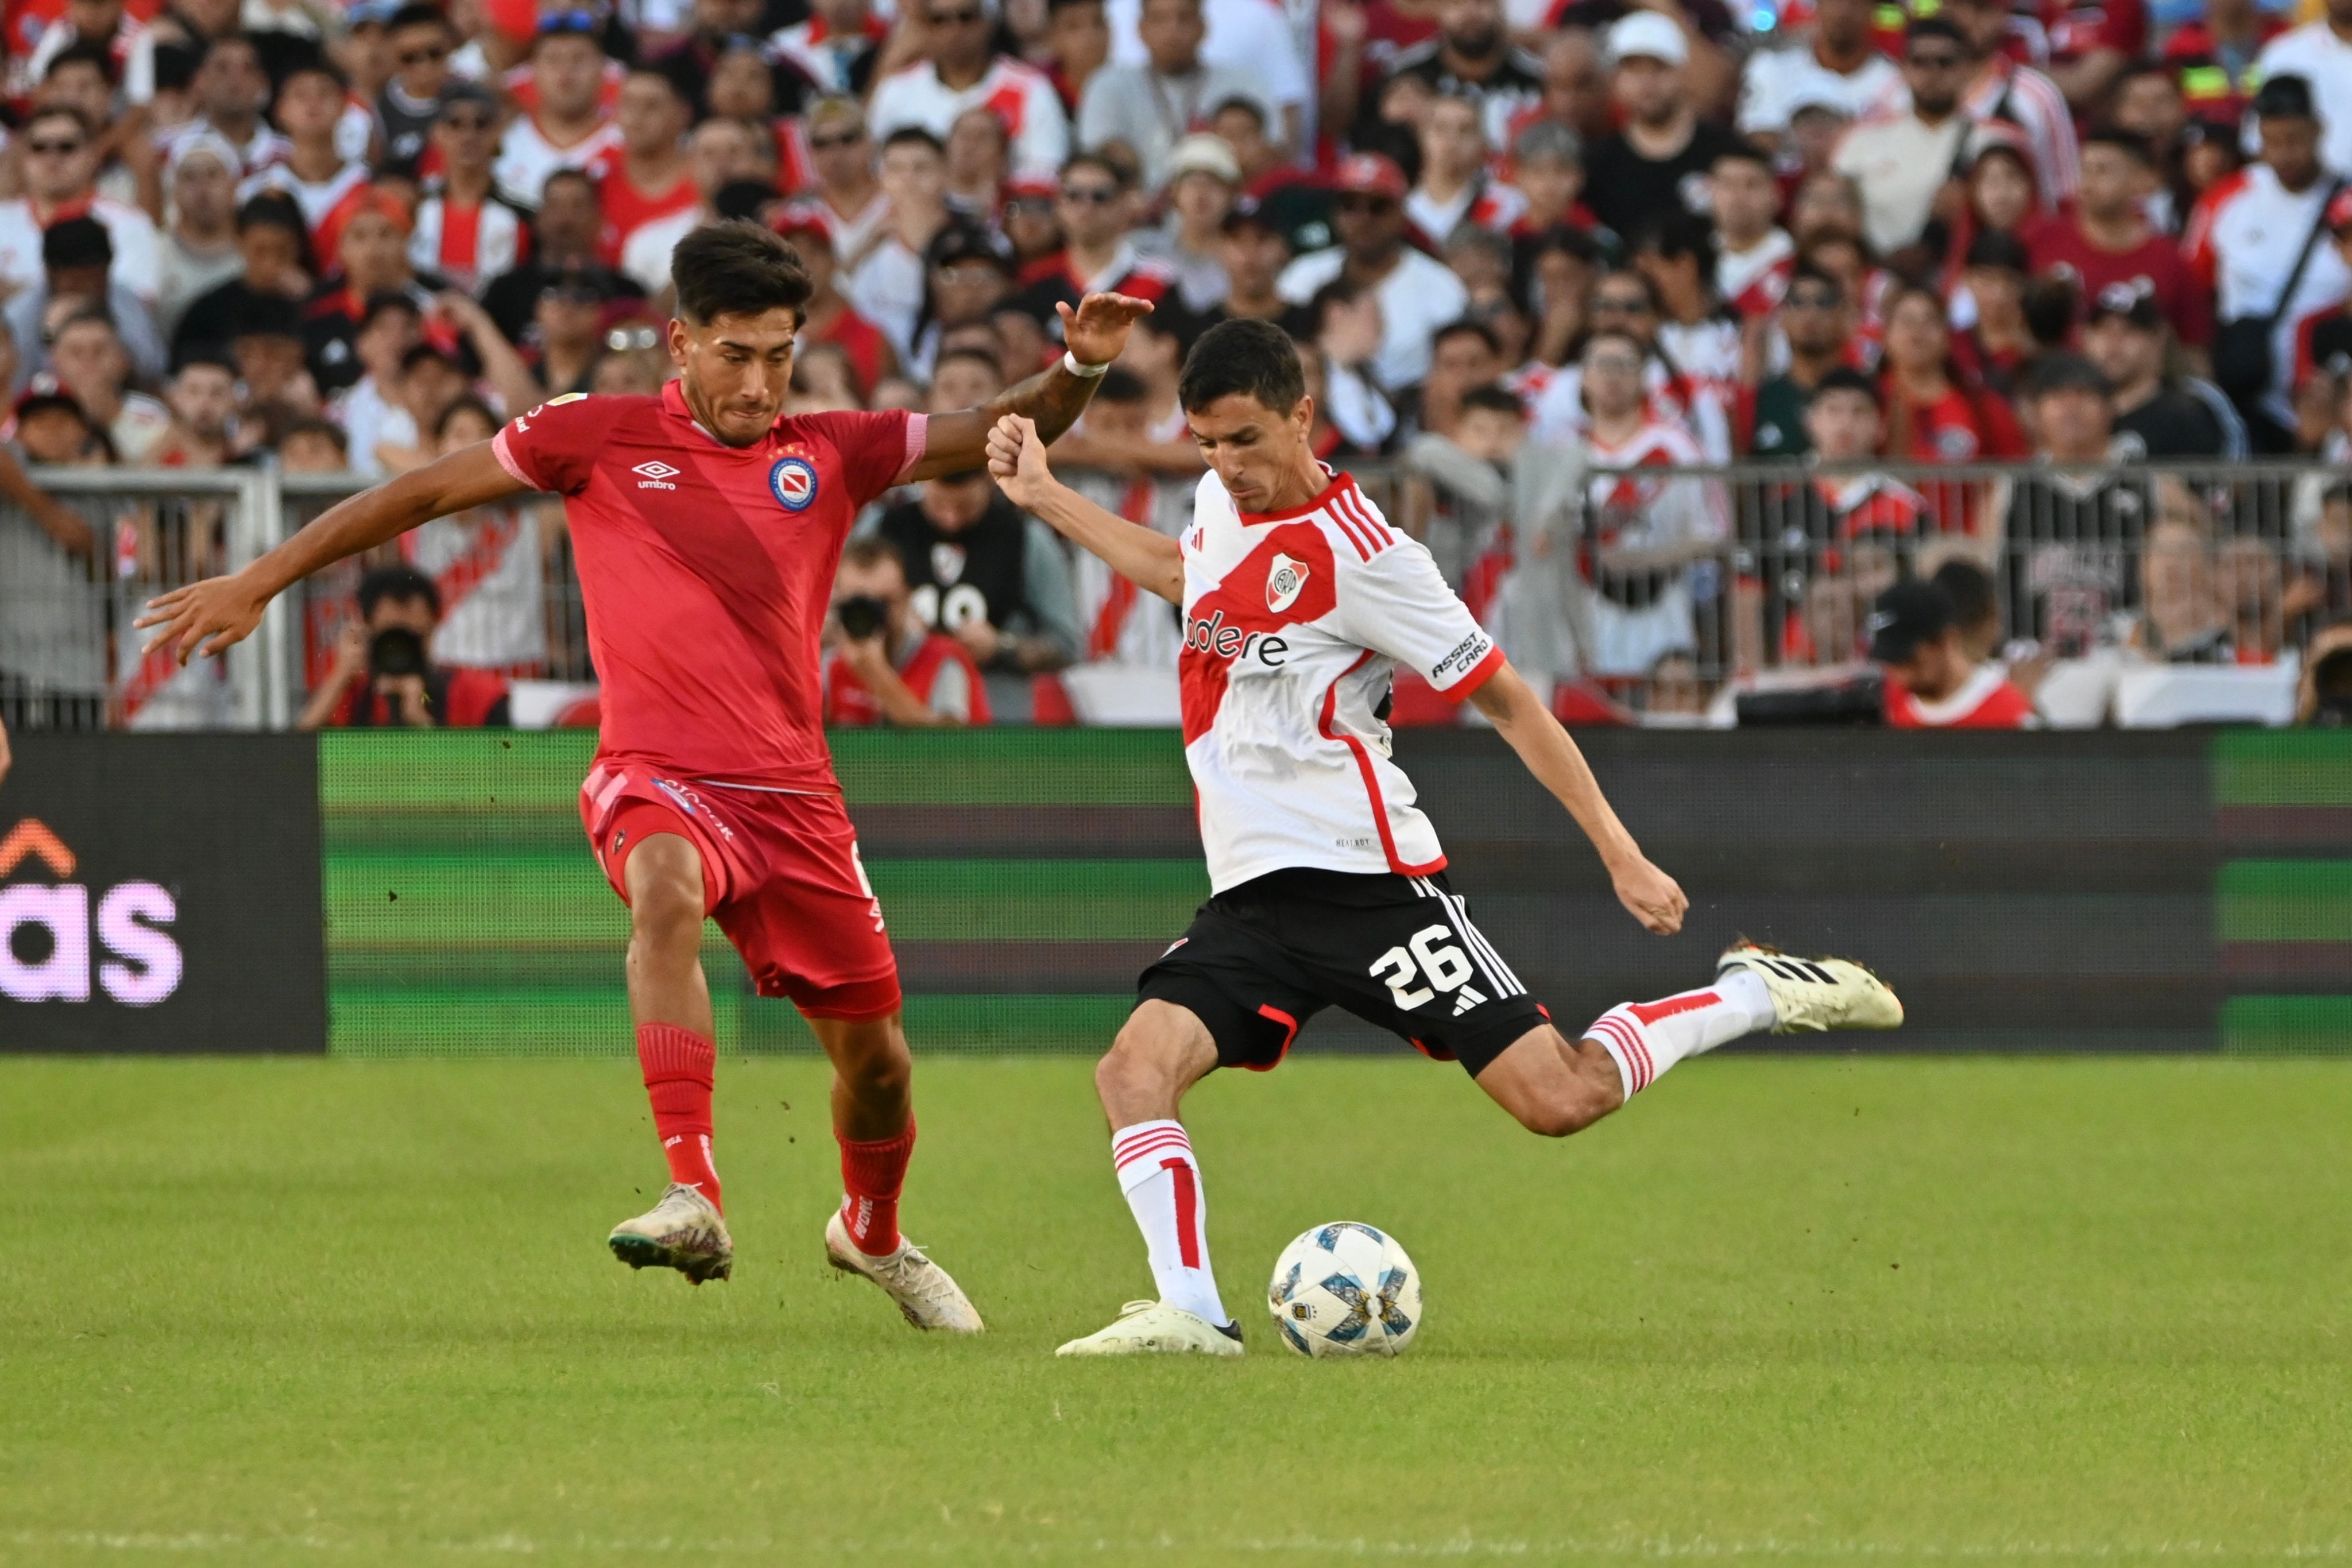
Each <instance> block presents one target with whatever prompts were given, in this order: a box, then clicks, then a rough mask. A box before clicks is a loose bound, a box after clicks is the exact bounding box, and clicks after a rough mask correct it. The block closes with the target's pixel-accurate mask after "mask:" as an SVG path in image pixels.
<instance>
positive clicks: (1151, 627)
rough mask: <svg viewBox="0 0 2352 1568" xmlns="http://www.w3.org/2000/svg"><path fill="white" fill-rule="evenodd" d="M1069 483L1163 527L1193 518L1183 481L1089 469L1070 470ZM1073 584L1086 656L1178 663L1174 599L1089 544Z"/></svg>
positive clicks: (1174, 528)
mask: <svg viewBox="0 0 2352 1568" xmlns="http://www.w3.org/2000/svg"><path fill="white" fill-rule="evenodd" d="M1069 486H1070V488H1072V489H1073V490H1076V492H1077V493H1078V494H1079V495H1081V496H1084V497H1086V498H1087V500H1089V501H1092V502H1094V503H1095V504H1096V505H1097V506H1098V507H1102V508H1103V509H1104V510H1105V511H1108V512H1116V513H1117V514H1118V516H1120V517H1125V518H1126V519H1127V520H1128V521H1129V522H1130V523H1136V524H1139V525H1141V526H1142V527H1144V528H1151V529H1153V530H1155V531H1157V532H1160V533H1166V534H1170V535H1177V534H1180V533H1181V530H1182V529H1183V528H1184V527H1185V525H1186V524H1187V523H1189V522H1190V521H1191V511H1192V493H1191V490H1190V488H1189V486H1181V485H1180V484H1178V483H1172V482H1171V483H1162V482H1160V481H1159V480H1155V479H1153V478H1152V477H1151V476H1149V475H1144V474H1137V475H1119V474H1103V473H1085V474H1072V475H1071V476H1069ZM1171 502H1173V503H1174V504H1173V505H1171V504H1169V503H1171ZM1070 588H1071V591H1072V592H1073V593H1074V594H1075V595H1076V598H1077V601H1078V625H1079V627H1080V628H1081V630H1083V631H1084V632H1085V633H1086V640H1087V641H1086V646H1085V648H1084V649H1083V650H1082V657H1083V658H1084V659H1085V660H1087V661H1088V662H1095V661H1100V662H1103V663H1106V664H1138V665H1143V666H1146V667H1148V668H1151V669H1159V670H1172V669H1174V668H1175V667H1176V652H1177V649H1178V647H1179V646H1180V645H1181V640H1180V638H1179V636H1178V632H1177V628H1176V616H1175V614H1174V612H1173V611H1172V610H1171V607H1170V606H1169V605H1167V604H1166V603H1163V602H1162V601H1160V600H1159V599H1157V598H1154V597H1153V596H1152V595H1150V594H1149V593H1146V592H1144V591H1142V590H1140V589H1139V588H1137V587H1136V586H1135V584H1134V583H1133V582H1132V581H1130V580H1128V579H1126V578H1124V577H1121V576H1120V575H1119V574H1118V572H1115V571H1113V570H1111V569H1110V568H1109V566H1108V565H1107V564H1105V563H1104V561H1103V560H1102V559H1101V558H1100V557H1098V556H1096V555H1094V554H1092V553H1090V552H1088V551H1086V550H1079V551H1077V552H1076V559H1074V560H1073V561H1072V562H1071V565H1070Z"/></svg>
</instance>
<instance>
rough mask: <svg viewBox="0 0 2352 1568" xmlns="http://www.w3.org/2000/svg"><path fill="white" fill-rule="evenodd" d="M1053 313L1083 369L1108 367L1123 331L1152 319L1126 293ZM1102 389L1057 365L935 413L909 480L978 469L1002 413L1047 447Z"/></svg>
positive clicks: (1095, 378) (1123, 343)
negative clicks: (1023, 423)
mask: <svg viewBox="0 0 2352 1568" xmlns="http://www.w3.org/2000/svg"><path fill="white" fill-rule="evenodd" d="M1055 309H1057V310H1059V311H1061V313H1062V341H1063V343H1064V345H1065V346H1066V347H1067V348H1068V350H1070V353H1069V357H1070V358H1071V359H1074V360H1076V361H1077V362H1078V363H1080V364H1082V365H1108V364H1109V363H1110V362H1111V361H1113V360H1115V359H1117V358H1118V355H1119V350H1122V349H1124V348H1126V347H1127V329H1129V327H1132V326H1134V325H1135V323H1136V320H1137V319H1138V318H1139V317H1144V316H1149V315H1150V314H1151V302H1150V300H1148V299H1137V298H1131V297H1129V296H1128V295H1125V294H1089V295H1087V297H1086V298H1084V299H1081V300H1079V301H1078V308H1076V310H1073V309H1071V308H1069V307H1068V306H1067V305H1057V306H1055ZM1101 384H1102V377H1101V375H1100V374H1096V375H1091V376H1074V375H1072V374H1071V373H1070V369H1069V367H1068V366H1067V365H1066V364H1064V363H1062V362H1061V361H1059V360H1056V361H1054V363H1053V364H1052V365H1050V366H1048V367H1047V368H1046V370H1045V373H1044V374H1042V375H1034V376H1031V377H1030V378H1029V379H1028V380H1027V381H1025V382H1021V383H1020V384H1019V385H1018V386H1011V387H1007V388H1005V389H1004V391H1003V392H999V393H997V394H996V396H995V397H993V398H992V399H990V400H989V402H986V403H984V404H983V405H982V406H981V407H979V408H968V409H965V410H964V411H963V412H962V413H935V414H933V415H931V417H930V421H929V423H928V424H926V425H925V426H924V446H923V460H922V461H921V462H919V463H918V464H916V465H915V468H914V472H913V473H912V474H911V475H910V476H909V477H910V478H916V479H936V478H938V477H939V476H940V475H942V474H963V473H968V472H970V471H971V469H974V468H977V467H979V466H980V465H982V463H983V462H984V461H986V459H987V456H988V433H989V432H990V431H992V430H994V429H995V428H996V423H997V421H999V420H1001V419H1003V418H1004V417H1005V416H1006V415H1007V414H1019V415H1020V416H1021V417H1022V418H1024V419H1025V420H1028V421H1029V422H1030V423H1033V424H1034V425H1035V426H1036V427H1037V430H1038V432H1039V434H1042V435H1043V436H1044V437H1045V441H1046V442H1047V443H1048V444H1051V443H1053V442H1055V441H1058V440H1059V439H1061V435H1062V433H1063V432H1064V431H1066V430H1067V429H1069V428H1070V426H1072V425H1074V424H1076V423H1077V422H1078V415H1080V414H1081V413H1085V412H1086V408H1087V401H1088V400H1089V399H1091V398H1092V397H1093V396H1094V395H1095V388H1096V387H1097V386H1099V385H1101Z"/></svg>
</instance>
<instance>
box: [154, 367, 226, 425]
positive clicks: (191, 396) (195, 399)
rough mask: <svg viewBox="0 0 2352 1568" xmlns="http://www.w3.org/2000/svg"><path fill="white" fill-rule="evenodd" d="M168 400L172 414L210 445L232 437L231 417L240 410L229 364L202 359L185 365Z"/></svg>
mask: <svg viewBox="0 0 2352 1568" xmlns="http://www.w3.org/2000/svg"><path fill="white" fill-rule="evenodd" d="M166 401H168V402H170V403H171V405H172V415H173V418H175V419H177V420H178V421H179V422H180V423H182V424H184V425H185V426H187V428H188V433H189V434H192V435H194V437H195V438H196V439H197V440H199V441H202V442H205V443H207V444H214V443H218V442H223V441H226V440H227V439H228V422H229V416H230V415H232V414H234V413H236V378H235V377H234V376H232V375H230V374H229V371H228V367H227V366H226V365H214V364H207V363H205V361H201V360H199V361H194V363H191V364H187V365H184V366H182V367H181V370H180V373H179V374H178V375H176V376H173V378H172V387H171V391H170V392H168V393H167V394H166Z"/></svg>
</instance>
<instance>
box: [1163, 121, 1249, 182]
mask: <svg viewBox="0 0 2352 1568" xmlns="http://www.w3.org/2000/svg"><path fill="white" fill-rule="evenodd" d="M1187 174H1214V175H1215V176H1216V177H1217V178H1218V179H1220V180H1223V182H1224V183H1226V184H1228V185H1238V184H1240V183H1242V165H1241V160H1239V159H1237V158H1235V157H1234V150H1233V148H1232V147H1231V146H1230V145H1228V144H1227V142H1226V141H1225V139H1224V138H1223V137H1222V136H1212V135H1210V134H1209V133H1208V132H1206V131H1196V132H1194V133H1193V134H1192V135H1190V136H1187V137H1186V138H1184V140H1182V141H1179V142H1178V143H1176V145H1175V148H1174V149H1173V150H1172V151H1171V152H1170V153H1169V154H1168V183H1170V184H1171V185H1172V184H1174V183H1176V182H1177V181H1178V180H1180V179H1181V178H1182V177H1183V176H1185V175H1187Z"/></svg>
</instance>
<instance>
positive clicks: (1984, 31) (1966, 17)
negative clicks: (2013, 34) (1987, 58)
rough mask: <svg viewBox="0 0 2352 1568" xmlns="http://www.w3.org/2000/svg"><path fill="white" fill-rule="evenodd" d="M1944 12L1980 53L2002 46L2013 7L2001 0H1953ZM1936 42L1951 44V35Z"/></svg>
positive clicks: (1987, 52) (1943, 44)
mask: <svg viewBox="0 0 2352 1568" xmlns="http://www.w3.org/2000/svg"><path fill="white" fill-rule="evenodd" d="M1944 12H1945V15H1946V16H1949V17H1950V18H1951V19H1952V25H1953V26H1956V27H1958V28H1959V30H1960V32H1961V33H1962V34H1963V35H1964V36H1965V37H1967V38H1968V40H1969V47H1972V48H1973V49H1975V51H1976V52H1977V53H1978V54H1979V56H1982V55H1989V54H1991V53H1992V52H1993V51H1994V50H1995V49H1998V48H2000V41H2001V39H2002V38H2003V37H2006V36H2007V34H2008V32H2009V7H2008V5H2005V4H2002V3H2001V0H1950V4H1948V5H1946V6H1945V8H1944ZM1932 41H1933V42H1934V43H1936V44H1937V45H1939V46H1943V47H1949V45H1950V40H1949V39H1948V38H1937V39H1934V40H1932Z"/></svg>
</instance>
